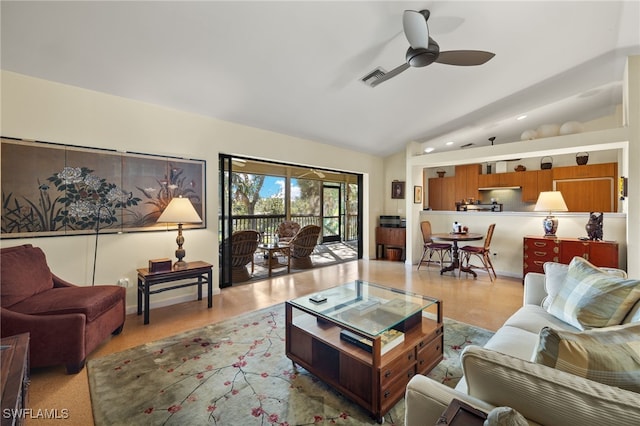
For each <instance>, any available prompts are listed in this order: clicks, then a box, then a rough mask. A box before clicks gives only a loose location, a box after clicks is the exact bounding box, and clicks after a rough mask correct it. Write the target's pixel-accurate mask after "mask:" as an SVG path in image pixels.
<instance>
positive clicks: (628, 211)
mask: <svg viewBox="0 0 640 426" xmlns="http://www.w3.org/2000/svg"><path fill="white" fill-rule="evenodd" d="M624 82H625V90H624V99H623V104H622V114H623V123H622V124H623V126H622V127H617V128H610V129H605V130H596V128H598V127H599V126H601V125H602V126H609V125H610V124H612V123H617V121H618V120H617V119H610V118H603V119H602V120H600V121H594V122H592V123H590V125H589V126H588V128H587V129H586V130H589V131H586V132H584V133H580V134H574V135H567V136H557V137H550V138H544V139H537V140H534V141H520V142H513V143H507V144H500V145H495V146H489V147H478V148H470V149H465V150H459V151H456V152H444V153H439V154H437V153H432V154H428V155H423V153H422V151H421V146H420V144H419V143H417V142H410V143H409V144H407V147H406V158H407V160H406V165H405V174H406V176H407V185H408V186H411V185H418V184H421V182H422V170H423V169H424V168H433V167H445V168H446V167H450V166H452V165H454V164H469V163H484V162H487V161H492V162H493V161H498V160H507V159H510V158H522V159H528V158H540V157H542V156H544V155H551V156H562V155H567V154H573V155H575V153H576V152H580V151H587V152H589V153H596V152H598V151H609V150H612V149H613V150H619V152H620V153H621V155H620V156H619V159H618V161H619V164H621V166H622V167H621V168H620V169H619V170H618V173H619V175H620V176H628V178H629V196H628V198H627V199H626V200H625V201H623V202H621V203H622V206H621V208H620V209H619V210H621V211H622V212H625V214H624V216H623V217H625V228H626V235H625V237H624V238H616V240H617V241H618V242H619V243H620V244H622V245H623V246H624V245H626V258H627V259H628V261H627V272H628V273H629V275H630V276H631V277H636V278H637V277H640V243H639V242H638V241H640V202H638V199H639V198H640V56H632V57H629V59H628V62H627V71H626V72H625V76H624ZM409 211H410V212H411V214H410V215H408V217H407V240H408V242H407V252H406V258H407V262H412V261H415V260H417V259H416V254H415V253H414V252H415V250H416V247H421V243H420V241H421V238H422V237H421V235H420V228H419V221H420V216H421V212H420V210H419V209H418V208H415V207H414V208H412V209H410V210H409ZM584 224H586V219H583V220H579V221H578V222H577V223H576V226H575V229H576V231H575V233H574V235H565V234H562V233H561V234H560V235H561V236H567V237H568V236H575V237H578V236H580V235H582V233H583V229H584V228H583V227H584ZM516 232H519V237H522V236H524V235H526V234H527V233H526V232H522V231H516ZM534 235H535V233H534ZM520 244H521V243H520ZM420 250H421V249H420ZM418 256H419V254H418Z"/></svg>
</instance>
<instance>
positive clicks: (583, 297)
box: [548, 257, 640, 330]
mask: <svg viewBox="0 0 640 426" xmlns="http://www.w3.org/2000/svg"><path fill="white" fill-rule="evenodd" d="M639 299H640V281H638V280H632V279H624V278H619V277H614V276H612V275H610V274H608V273H606V272H604V271H602V270H601V269H599V268H598V267H596V266H594V265H592V264H591V263H589V262H588V261H586V260H585V259H583V258H581V257H574V258H573V260H571V263H570V264H569V268H568V270H567V275H566V277H565V279H564V283H563V284H562V287H561V288H560V291H559V292H558V294H557V295H556V296H555V297H554V298H553V300H552V301H551V304H550V306H549V308H548V312H549V313H550V314H551V315H553V316H555V317H556V318H558V319H560V320H562V321H564V322H566V323H568V324H571V325H572V326H574V327H576V328H578V329H580V330H586V329H589V328H595V327H608V326H612V325H618V324H621V323H622V321H623V320H624V318H625V316H626V315H627V314H628V313H629V311H630V310H631V308H632V307H633V305H635V303H636V302H637V301H638V300H639Z"/></svg>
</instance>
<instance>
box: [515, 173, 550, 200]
mask: <svg viewBox="0 0 640 426" xmlns="http://www.w3.org/2000/svg"><path fill="white" fill-rule="evenodd" d="M543 191H553V177H552V175H551V170H532V171H528V172H522V201H524V202H527V203H535V202H536V201H538V194H540V193H541V192H543Z"/></svg>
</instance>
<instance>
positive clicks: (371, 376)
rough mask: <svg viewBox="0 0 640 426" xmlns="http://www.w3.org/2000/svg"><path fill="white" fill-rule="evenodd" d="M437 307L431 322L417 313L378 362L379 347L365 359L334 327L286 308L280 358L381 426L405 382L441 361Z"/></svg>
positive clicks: (321, 319) (441, 352)
mask: <svg viewBox="0 0 640 426" xmlns="http://www.w3.org/2000/svg"><path fill="white" fill-rule="evenodd" d="M437 303H438V314H437V320H436V319H428V318H426V317H424V316H422V314H421V313H419V319H418V322H417V324H415V325H412V326H411V327H410V328H407V329H406V330H405V331H404V333H405V341H404V343H402V344H400V345H398V346H397V347H396V348H394V349H392V350H390V351H389V352H388V353H386V354H385V355H382V356H380V355H379V354H380V347H376V344H377V345H380V342H379V341H378V342H377V343H375V342H376V341H374V348H373V352H372V353H369V352H367V351H365V350H363V349H360V348H359V347H357V346H355V345H353V344H349V343H347V342H345V341H343V340H341V339H340V331H341V330H342V328H341V327H339V326H338V325H337V324H336V323H334V322H332V321H329V320H326V319H324V318H319V317H317V316H316V315H314V313H312V312H304V311H301V309H300V308H299V307H295V306H293V305H292V304H290V303H289V302H286V304H285V306H286V355H287V357H289V358H290V359H291V361H292V362H293V365H294V368H295V365H296V364H297V365H300V366H301V367H303V368H305V369H306V370H307V371H309V372H310V373H311V374H313V375H315V376H316V377H318V378H319V379H321V380H322V381H324V382H325V383H327V384H329V385H330V386H332V387H333V388H334V389H336V390H338V391H339V392H340V393H341V394H342V395H344V396H345V397H347V398H349V399H350V400H351V401H353V402H355V403H356V404H358V405H360V406H361V407H363V408H364V409H366V410H367V411H369V412H370V413H371V415H372V417H373V418H374V419H375V420H376V421H377V422H378V423H382V422H383V419H384V415H385V414H387V413H388V412H389V410H391V408H393V406H394V405H395V404H396V403H397V402H398V401H399V400H400V399H402V398H403V397H404V392H405V388H406V386H407V383H408V382H409V380H410V379H411V378H412V377H413V376H414V375H415V374H425V375H426V374H428V372H429V371H431V370H432V369H433V368H434V367H435V366H436V365H438V363H439V362H440V361H441V360H442V358H443V326H442V313H441V312H442V311H441V304H440V302H439V301H438V302H437ZM294 310H295V315H294ZM412 324H414V322H412ZM376 351H377V352H376Z"/></svg>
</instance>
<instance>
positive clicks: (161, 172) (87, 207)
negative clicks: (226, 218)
mask: <svg viewBox="0 0 640 426" xmlns="http://www.w3.org/2000/svg"><path fill="white" fill-rule="evenodd" d="M1 143H2V146H1V149H2V171H1V179H2V181H1V182H2V238H24V237H40V236H51V235H75V234H90V233H95V232H96V231H99V232H101V233H115V232H134V231H151V230H166V229H167V224H157V223H156V221H157V219H158V217H159V216H160V214H161V213H162V211H163V210H164V208H165V207H166V206H167V205H168V203H169V201H170V200H171V199H172V198H173V197H176V196H183V197H186V198H189V199H190V200H191V202H192V203H193V205H194V207H195V209H196V211H197V212H198V214H199V215H200V217H201V218H203V222H202V224H189V225H185V227H186V228H205V227H206V222H205V218H206V215H205V211H204V209H205V207H204V206H205V203H204V194H205V187H204V182H205V162H204V161H202V160H188V159H181V158H172V157H164V156H156V155H150V154H131V153H122V152H116V151H110V150H104V149H95V148H83V147H76V146H68V145H60V144H52V143H46V142H32V141H24V140H19V139H8V138H2V140H1ZM171 226H172V227H176V225H171Z"/></svg>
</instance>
